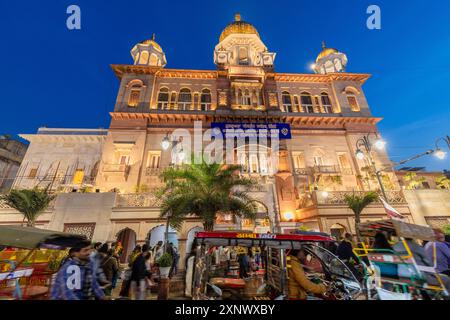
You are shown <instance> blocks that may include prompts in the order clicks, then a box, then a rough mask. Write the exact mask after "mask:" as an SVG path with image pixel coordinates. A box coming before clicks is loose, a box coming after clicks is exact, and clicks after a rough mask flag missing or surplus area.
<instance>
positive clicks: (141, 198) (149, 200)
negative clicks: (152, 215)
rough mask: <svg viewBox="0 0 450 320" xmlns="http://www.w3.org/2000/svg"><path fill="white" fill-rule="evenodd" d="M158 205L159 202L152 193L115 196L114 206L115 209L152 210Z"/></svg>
mask: <svg viewBox="0 0 450 320" xmlns="http://www.w3.org/2000/svg"><path fill="white" fill-rule="evenodd" d="M160 205H161V200H160V199H158V198H157V197H156V195H155V193H154V192H147V193H132V194H117V196H116V204H115V206H116V207H117V208H154V207H159V206H160Z"/></svg>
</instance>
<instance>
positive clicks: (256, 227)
mask: <svg viewBox="0 0 450 320" xmlns="http://www.w3.org/2000/svg"><path fill="white" fill-rule="evenodd" d="M254 203H255V204H256V208H257V212H256V217H255V220H250V219H242V221H241V228H242V230H248V231H252V232H255V233H267V232H272V225H271V221H270V217H269V209H268V208H267V206H266V205H265V204H264V203H263V202H261V201H258V200H254Z"/></svg>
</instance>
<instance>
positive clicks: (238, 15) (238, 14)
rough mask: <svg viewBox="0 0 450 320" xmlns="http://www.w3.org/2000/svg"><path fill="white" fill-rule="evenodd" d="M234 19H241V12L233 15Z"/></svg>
mask: <svg viewBox="0 0 450 320" xmlns="http://www.w3.org/2000/svg"><path fill="white" fill-rule="evenodd" d="M234 21H241V14H240V13H239V12H238V13H236V14H235V15H234Z"/></svg>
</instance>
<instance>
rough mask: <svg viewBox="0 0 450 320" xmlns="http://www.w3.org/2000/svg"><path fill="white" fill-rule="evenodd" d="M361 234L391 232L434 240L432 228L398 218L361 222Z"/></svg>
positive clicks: (396, 234) (412, 237) (406, 236)
mask: <svg viewBox="0 0 450 320" xmlns="http://www.w3.org/2000/svg"><path fill="white" fill-rule="evenodd" d="M359 229H360V231H361V235H362V236H369V237H373V236H374V235H375V234H376V233H377V232H380V231H384V232H389V233H392V234H393V235H395V236H397V237H402V238H411V239H419V240H426V241H435V240H436V236H435V234H434V231H433V229H432V228H430V227H427V226H420V225H417V224H412V223H407V222H403V221H400V220H382V221H372V222H367V223H363V224H361V225H360V227H359Z"/></svg>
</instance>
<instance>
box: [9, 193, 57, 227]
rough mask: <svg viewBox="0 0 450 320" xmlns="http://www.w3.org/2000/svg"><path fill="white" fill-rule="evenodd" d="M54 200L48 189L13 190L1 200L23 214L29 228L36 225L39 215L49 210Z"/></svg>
mask: <svg viewBox="0 0 450 320" xmlns="http://www.w3.org/2000/svg"><path fill="white" fill-rule="evenodd" d="M54 198H55V196H54V195H50V194H49V193H48V190H47V189H38V188H34V189H31V190H28V189H23V190H11V191H10V192H9V193H8V194H6V195H1V196H0V200H3V201H4V202H5V203H6V204H7V205H8V206H10V207H11V208H13V209H16V210H17V211H19V212H20V213H22V214H23V216H24V221H25V220H26V221H27V226H29V227H33V226H34V225H35V222H36V220H37V218H38V217H39V215H40V214H42V213H43V212H44V211H45V210H46V209H47V208H48V206H49V204H50V202H51V201H52V200H53V199H54Z"/></svg>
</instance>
